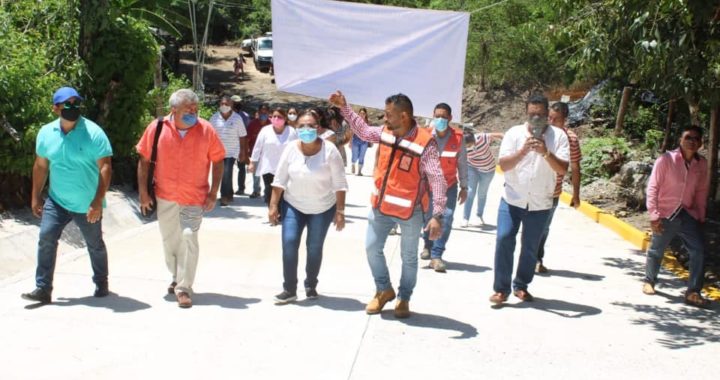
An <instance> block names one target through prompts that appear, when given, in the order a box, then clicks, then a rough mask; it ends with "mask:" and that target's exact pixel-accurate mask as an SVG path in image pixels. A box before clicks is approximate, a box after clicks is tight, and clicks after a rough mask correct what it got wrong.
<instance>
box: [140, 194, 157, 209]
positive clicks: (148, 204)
mask: <svg viewBox="0 0 720 380" xmlns="http://www.w3.org/2000/svg"><path fill="white" fill-rule="evenodd" d="M153 207H155V204H154V202H153V200H152V198H150V194H148V193H147V191H140V212H142V214H143V215H147V214H149V213H150V210H152V209H153Z"/></svg>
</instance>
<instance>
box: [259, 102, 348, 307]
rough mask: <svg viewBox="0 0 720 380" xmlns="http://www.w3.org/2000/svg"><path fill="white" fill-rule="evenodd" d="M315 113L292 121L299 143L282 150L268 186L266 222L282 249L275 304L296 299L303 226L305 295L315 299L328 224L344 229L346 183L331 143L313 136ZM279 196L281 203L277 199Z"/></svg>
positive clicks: (337, 156)
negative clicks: (275, 227) (276, 231)
mask: <svg viewBox="0 0 720 380" xmlns="http://www.w3.org/2000/svg"><path fill="white" fill-rule="evenodd" d="M319 118H320V117H319V115H318V114H317V113H316V112H315V111H312V110H307V111H305V112H303V113H302V114H301V116H300V117H299V118H298V128H297V131H298V135H299V138H300V141H297V142H293V143H291V144H289V145H288V146H287V148H286V149H285V151H284V152H283V154H282V156H281V157H280V162H279V163H278V165H277V171H276V172H275V179H274V181H273V183H272V186H273V188H272V198H271V200H270V210H269V212H268V219H269V220H270V223H271V224H278V223H280V222H281V218H280V215H282V250H283V278H284V282H283V291H282V293H280V294H278V295H276V296H275V302H276V303H278V304H285V303H288V302H292V301H295V300H296V299H297V283H298V277H297V267H298V249H299V247H300V237H301V236H302V233H303V230H304V229H305V227H307V230H308V232H307V238H306V242H305V243H306V246H307V263H306V264H305V272H306V278H305V295H306V297H307V298H309V299H313V298H317V296H318V293H317V290H316V289H315V288H316V287H317V283H318V274H319V273H320V264H321V263H322V251H323V244H324V243H325V236H326V235H327V232H328V229H329V228H330V223H334V224H335V227H336V229H337V230H338V231H340V230H342V229H343V228H344V227H345V192H346V191H347V188H348V185H347V179H346V178H345V168H344V166H343V162H342V158H341V157H340V153H339V152H338V150H337V148H336V147H335V144H333V143H330V142H327V141H325V140H323V139H321V138H319V137H318V134H317V129H318V120H319ZM282 198H284V202H280V200H281V199H282Z"/></svg>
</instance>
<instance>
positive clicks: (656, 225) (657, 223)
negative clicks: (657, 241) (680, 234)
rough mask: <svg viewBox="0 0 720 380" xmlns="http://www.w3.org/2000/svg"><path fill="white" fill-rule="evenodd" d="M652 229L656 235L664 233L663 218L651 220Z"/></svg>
mask: <svg viewBox="0 0 720 380" xmlns="http://www.w3.org/2000/svg"><path fill="white" fill-rule="evenodd" d="M650 229H651V230H652V232H653V233H654V234H656V235H660V234H662V233H663V230H664V229H663V225H662V219H658V220H651V221H650Z"/></svg>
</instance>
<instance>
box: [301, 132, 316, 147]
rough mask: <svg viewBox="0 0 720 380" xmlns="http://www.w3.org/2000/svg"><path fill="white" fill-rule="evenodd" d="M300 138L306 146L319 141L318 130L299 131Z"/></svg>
mask: <svg viewBox="0 0 720 380" xmlns="http://www.w3.org/2000/svg"><path fill="white" fill-rule="evenodd" d="M298 137H299V138H300V141H302V142H304V143H305V144H310V143H311V142H313V141H315V140H317V129H316V128H300V129H298Z"/></svg>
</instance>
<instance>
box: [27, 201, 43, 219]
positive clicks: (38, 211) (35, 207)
mask: <svg viewBox="0 0 720 380" xmlns="http://www.w3.org/2000/svg"><path fill="white" fill-rule="evenodd" d="M44 204H45V201H43V199H42V198H41V197H33V199H32V204H31V206H30V207H31V208H32V213H33V215H35V216H36V217H38V218H40V217H42V212H43V205H44Z"/></svg>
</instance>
